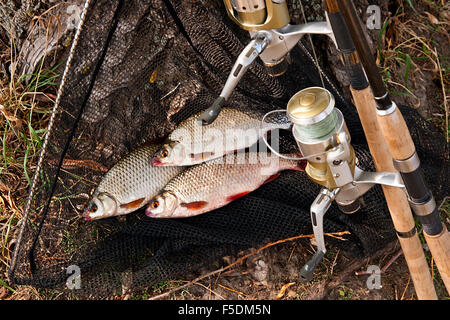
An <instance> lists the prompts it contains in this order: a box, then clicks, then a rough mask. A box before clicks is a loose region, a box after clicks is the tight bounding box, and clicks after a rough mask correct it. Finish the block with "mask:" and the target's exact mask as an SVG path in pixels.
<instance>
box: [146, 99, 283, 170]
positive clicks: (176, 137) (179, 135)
mask: <svg viewBox="0 0 450 320" xmlns="http://www.w3.org/2000/svg"><path fill="white" fill-rule="evenodd" d="M201 114H202V113H201V112H200V113H197V114H195V115H193V116H192V117H190V118H188V119H186V120H185V121H183V122H181V123H180V124H179V125H178V126H177V128H176V129H175V130H174V131H172V133H170V134H169V136H168V137H167V143H166V144H164V145H163V147H162V148H161V149H160V150H158V151H157V152H155V154H154V156H153V157H152V162H153V165H155V166H164V165H168V166H173V165H194V164H199V163H202V162H204V161H207V160H213V159H217V158H221V157H222V156H224V155H226V154H230V153H233V152H234V151H236V150H242V149H245V148H248V147H250V146H252V145H254V144H255V143H257V142H258V140H259V139H260V138H261V137H262V136H263V135H265V134H266V133H267V132H268V131H271V130H273V129H277V128H281V129H288V128H289V127H290V126H291V123H290V122H289V120H288V118H287V117H286V115H285V114H284V113H280V114H278V115H277V116H274V115H271V116H270V117H268V119H267V120H268V123H266V124H265V125H264V126H263V125H262V123H261V120H262V119H263V117H264V113H262V112H259V111H257V110H255V111H246V112H242V111H240V110H237V109H234V108H230V107H224V108H222V111H221V112H220V113H219V115H218V117H217V119H216V120H215V121H214V122H213V123H212V124H210V125H208V126H200V125H199V124H198V118H199V117H200V116H201ZM163 151H166V152H167V153H168V154H167V155H165V156H163Z"/></svg>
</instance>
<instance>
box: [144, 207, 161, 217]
mask: <svg viewBox="0 0 450 320" xmlns="http://www.w3.org/2000/svg"><path fill="white" fill-rule="evenodd" d="M145 215H146V216H147V217H149V218H157V217H158V215H156V214H154V213H152V212H151V211H150V210H149V209H146V210H145Z"/></svg>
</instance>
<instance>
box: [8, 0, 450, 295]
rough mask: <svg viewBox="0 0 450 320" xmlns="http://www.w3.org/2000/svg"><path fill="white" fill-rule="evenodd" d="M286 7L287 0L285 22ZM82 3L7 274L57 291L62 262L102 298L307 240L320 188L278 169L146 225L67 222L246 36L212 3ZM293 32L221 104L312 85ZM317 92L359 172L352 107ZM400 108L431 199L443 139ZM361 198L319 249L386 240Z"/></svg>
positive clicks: (125, 220) (328, 227) (264, 105)
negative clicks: (191, 211)
mask: <svg viewBox="0 0 450 320" xmlns="http://www.w3.org/2000/svg"><path fill="white" fill-rule="evenodd" d="M294 3H296V1H290V2H288V4H289V7H290V10H291V14H292V15H291V16H292V17H293V19H297V21H294V22H297V23H299V22H302V21H301V15H300V14H299V11H298V10H299V9H298V6H297V7H296V6H295V5H294ZM86 8H87V9H86V10H85V11H84V12H85V16H83V17H85V18H84V24H83V25H82V28H81V29H80V30H81V31H80V32H79V36H77V37H75V38H74V41H75V42H76V45H74V46H73V48H72V50H73V51H72V55H71V56H72V59H71V60H70V65H69V66H68V69H67V70H68V72H67V73H66V76H65V77H63V79H62V83H61V89H62V91H61V92H62V93H61V95H60V97H59V98H60V100H59V101H57V103H56V104H55V109H54V111H53V116H52V120H51V123H50V126H49V131H48V133H47V135H48V136H47V138H48V139H47V143H45V144H44V151H43V153H42V154H41V158H40V161H39V164H38V167H37V174H36V175H35V179H34V180H33V184H32V187H31V189H30V194H29V198H28V203H27V205H26V207H25V217H24V219H23V220H22V224H21V226H20V232H19V234H18V238H17V242H16V246H15V252H14V257H13V261H12V264H11V267H10V274H9V275H10V279H11V281H13V282H14V283H16V284H26V285H32V286H36V287H42V288H55V289H61V290H63V289H67V287H66V279H67V278H68V268H69V267H70V266H73V265H75V266H78V267H79V269H80V271H81V279H82V282H81V284H82V285H81V289H79V290H76V291H72V293H74V294H77V295H79V296H81V297H107V296H111V295H113V294H123V293H124V292H125V291H126V290H131V291H132V290H134V289H139V288H142V287H145V286H149V285H151V284H154V283H156V282H160V281H163V280H169V279H176V278H177V277H182V276H183V275H184V274H186V273H187V272H192V271H195V270H198V268H200V267H202V266H205V265H210V264H211V263H213V262H215V261H217V260H218V259H220V258H221V257H223V256H225V255H230V254H234V253H236V252H238V251H239V250H243V249H247V248H251V247H255V246H258V245H263V244H265V243H267V242H268V241H276V240H280V239H284V238H287V237H292V236H296V235H300V234H311V233H312V227H311V222H310V214H309V206H310V204H311V203H312V201H313V200H314V199H315V197H316V196H317V194H318V192H319V190H320V186H318V185H316V184H315V183H313V182H311V181H310V180H309V179H308V178H307V177H306V175H305V174H304V173H302V172H292V171H286V172H283V173H282V174H281V176H280V177H279V178H278V179H276V180H275V181H272V182H270V183H268V184H266V185H264V186H262V187H261V188H260V189H258V190H256V191H254V192H252V193H251V194H249V195H247V196H245V197H243V198H241V199H238V200H236V201H234V202H232V203H230V204H229V205H227V206H225V207H223V208H220V209H217V210H215V211H213V212H210V213H207V214H203V215H200V216H196V217H191V218H186V219H151V218H147V217H146V216H145V214H144V212H143V211H142V210H141V211H137V212H135V213H132V214H129V215H127V216H125V217H121V218H109V219H103V220H97V221H93V222H86V221H84V220H83V219H82V218H81V211H82V209H83V208H84V206H85V205H86V203H87V198H88V196H89V195H90V194H91V192H92V191H93V188H95V186H96V185H97V184H98V183H99V181H100V180H101V178H102V176H103V175H104V172H105V169H106V168H111V167H112V166H113V165H114V164H115V163H116V162H117V161H118V160H119V159H120V158H122V157H123V156H124V155H126V154H127V153H128V152H131V151H132V150H134V149H135V148H136V147H137V146H139V145H141V144H143V143H146V142H151V141H156V140H158V139H161V138H164V136H166V135H167V134H168V133H169V132H171V130H173V129H174V128H175V126H176V125H177V124H178V123H179V122H180V121H182V120H184V119H186V118H187V117H189V116H190V115H192V114H194V113H196V112H199V111H201V110H204V109H206V108H207V107H208V106H210V105H211V103H212V102H213V101H214V100H215V98H216V97H217V96H218V94H219V93H220V91H221V89H222V86H223V84H224V83H225V81H226V78H227V76H228V74H229V72H230V70H231V67H232V65H233V63H234V61H235V59H236V57H237V56H238V54H239V53H240V51H241V50H242V49H243V48H244V46H245V45H246V44H247V43H248V41H249V35H248V33H247V32H245V31H243V30H241V29H239V28H238V27H237V26H236V25H234V24H233V23H232V22H231V21H230V19H229V18H228V17H227V16H226V13H225V10H224V7H223V2H222V1H221V0H215V1H211V0H197V1H195V0H192V1H188V0H185V1H181V0H171V1H169V0H164V1H158V0H139V1H137V0H130V1H122V0H108V1H106V0H97V1H93V0H92V1H88V2H87V4H86ZM306 10H307V12H306V16H307V17H309V15H308V7H307V6H306ZM317 18H318V17H316V16H314V17H313V20H317ZM319 18H320V17H319ZM305 39H306V38H305ZM305 39H304V40H302V43H303V45H302V46H297V47H296V48H294V50H293V51H292V52H291V56H292V61H293V62H292V64H291V65H290V67H289V70H288V72H287V73H286V74H284V75H283V76H281V77H278V78H272V77H270V76H269V75H268V73H267V72H266V70H265V69H264V67H263V65H262V64H261V62H260V61H257V62H255V63H254V64H253V65H252V66H251V67H250V69H249V70H248V71H247V73H246V74H245V76H244V78H243V79H242V80H241V82H240V83H239V85H238V87H237V88H236V90H235V91H234V93H233V95H232V97H231V99H230V100H229V101H228V102H227V105H229V106H232V107H234V108H237V109H241V110H246V109H247V110H249V109H260V110H265V111H270V110H274V109H284V108H285V107H286V105H287V101H288V100H289V98H290V97H291V96H292V95H293V94H295V93H296V92H297V91H299V90H301V89H302V88H305V87H309V86H321V85H322V84H321V80H320V77H319V74H318V72H317V68H316V67H315V65H314V63H313V61H312V59H311V57H312V55H311V52H310V50H309V51H308V48H309V49H311V48H310V47H308V42H307V41H306V40H305ZM313 39H314V41H321V40H319V37H318V38H317V39H316V38H313ZM325 87H326V88H327V89H328V90H330V91H331V92H332V93H333V94H334V95H335V97H336V101H337V103H336V106H337V107H338V108H339V109H340V110H341V111H342V112H343V114H344V116H345V119H346V123H347V126H348V127H349V131H350V133H351V136H352V144H353V146H354V148H355V150H356V154H357V158H358V165H359V166H360V168H362V169H363V170H372V171H373V170H374V167H373V163H372V159H371V156H370V153H369V152H368V148H367V145H366V142H365V138H364V133H363V130H362V128H361V126H360V123H359V119H358V115H357V113H356V111H355V108H354V107H353V106H352V105H351V103H349V102H348V101H346V100H345V99H343V98H342V97H343V95H342V93H341V92H340V90H337V88H339V86H338V85H336V84H335V83H333V80H332V77H331V76H330V75H328V76H326V77H325ZM402 112H403V114H404V116H405V119H406V121H407V123H408V125H409V127H410V129H411V133H412V136H413V138H414V141H415V142H416V146H417V151H418V154H419V156H420V157H421V159H423V161H422V163H423V168H424V170H425V173H426V174H425V176H426V178H427V180H428V182H429V185H430V186H431V187H432V188H433V193H434V195H435V197H436V198H437V199H438V200H439V199H442V198H443V197H444V196H445V195H447V194H448V190H447V183H446V182H445V178H446V177H447V176H448V172H447V170H448V154H447V153H446V152H447V150H446V146H447V145H446V143H445V141H444V140H443V139H442V137H441V134H440V133H439V132H437V131H436V130H435V129H433V128H432V127H431V126H430V125H429V124H428V123H427V122H426V121H424V119H423V118H422V117H421V116H420V115H419V114H418V113H417V112H416V111H415V110H412V109H408V108H402ZM425 159H426V160H425ZM364 202H365V206H364V208H363V209H361V210H360V211H359V212H358V213H356V214H353V215H345V214H343V213H341V212H340V211H339V210H338V208H337V207H336V205H335V204H333V205H332V206H331V208H330V210H329V212H328V213H327V214H326V216H325V221H324V231H325V232H338V231H349V232H350V234H349V235H347V236H345V239H346V241H343V240H339V239H334V238H327V239H326V240H327V245H331V246H335V247H337V248H339V249H341V250H343V251H345V252H346V253H348V254H349V255H352V256H354V257H356V258H360V257H365V256H368V255H370V254H372V253H374V252H376V251H377V250H379V249H381V248H383V247H385V246H386V245H387V244H388V243H389V242H391V241H393V240H394V239H396V236H395V231H394V228H393V225H392V222H391V219H390V215H389V212H388V210H387V206H386V204H385V201H384V197H383V193H382V191H381V188H380V187H379V186H376V187H374V188H373V189H371V190H370V192H368V193H367V194H366V195H365V196H364ZM298 267H299V268H300V267H301V266H298ZM70 270H73V269H70V268H69V271H70Z"/></svg>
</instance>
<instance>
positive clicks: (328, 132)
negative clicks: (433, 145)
mask: <svg viewBox="0 0 450 320" xmlns="http://www.w3.org/2000/svg"><path fill="white" fill-rule="evenodd" d="M224 3H225V7H226V10H227V13H228V15H229V17H230V18H231V19H232V20H233V21H234V22H235V23H237V24H238V25H239V26H240V27H241V28H242V29H244V30H247V31H249V33H250V37H251V38H252V40H251V41H250V43H249V44H248V45H247V46H246V47H245V48H244V50H243V51H242V53H241V54H240V55H239V56H238V58H237V60H236V62H235V64H234V66H233V67H232V69H231V73H230V74H229V76H228V78H227V81H226V83H225V86H224V87H223V90H222V92H221V94H220V95H219V97H218V98H217V99H216V101H215V102H214V103H213V104H212V106H211V107H209V108H208V109H207V110H205V112H203V114H202V115H201V117H200V118H199V125H202V126H206V125H209V124H210V123H212V122H213V121H214V120H215V119H216V117H217V116H218V114H219V113H220V110H221V108H222V106H223V105H224V103H225V102H226V101H227V100H228V98H229V97H230V96H231V94H232V92H233V90H234V89H235V87H236V86H237V84H238V82H239V80H240V79H241V78H242V76H243V74H244V73H245V72H246V70H247V69H248V68H249V66H250V65H251V64H252V63H253V62H254V61H255V60H256V59H257V58H258V57H260V58H261V60H262V62H263V64H264V65H265V66H266V67H267V68H268V70H269V73H270V74H272V75H273V76H278V75H281V74H283V73H284V72H285V71H286V69H287V68H288V65H289V63H288V61H289V52H290V51H291V50H292V49H293V48H294V47H295V45H296V44H297V43H299V41H300V40H301V38H302V37H303V36H304V35H306V34H322V35H326V36H328V37H330V38H331V39H332V41H333V43H334V44H335V45H336V47H337V48H338V49H339V51H340V53H341V55H342V60H343V62H344V64H345V66H346V69H347V71H348V74H349V78H350V80H351V81H350V82H351V92H352V95H353V98H354V101H355V104H356V107H357V110H358V114H359V116H360V119H361V122H362V125H363V128H364V131H365V134H366V138H367V140H368V144H369V148H370V151H371V153H372V156H373V158H374V162H375V166H376V168H377V171H378V172H364V171H363V170H361V169H360V168H358V166H357V165H356V157H355V153H354V150H353V148H352V146H351V143H350V141H351V137H350V134H349V132H348V130H347V126H346V124H345V120H344V117H343V115H342V113H341V112H340V111H339V110H338V109H337V108H335V100H334V97H333V95H332V94H331V93H330V92H329V91H328V90H326V89H325V88H320V87H313V88H306V89H303V90H301V91H300V92H298V93H297V94H296V95H294V96H293V97H292V98H291V99H290V101H289V103H288V107H287V110H286V112H287V115H288V116H289V119H290V120H291V122H292V123H293V124H294V125H293V129H292V130H293V135H294V138H295V139H296V141H297V145H298V147H299V149H300V151H301V152H302V154H303V156H304V158H306V159H307V160H308V161H307V166H306V169H305V171H306V173H307V174H308V176H309V177H310V178H311V180H313V181H314V182H316V183H318V184H319V185H321V186H322V187H323V188H322V190H321V191H320V193H319V195H318V196H317V198H316V199H315V200H314V202H313V203H312V205H311V207H310V214H311V221H312V226H313V231H314V236H315V238H316V242H317V251H316V253H315V254H314V255H313V257H312V258H311V259H310V260H309V261H308V262H307V263H306V264H305V265H304V266H303V268H302V269H301V270H300V278H301V279H303V280H310V279H311V277H312V274H313V271H314V268H315V266H316V265H317V264H318V263H319V262H320V261H321V259H322V257H323V256H324V254H325V252H326V248H325V243H324V235H323V217H324V215H325V214H326V212H327V211H328V209H329V207H330V206H331V203H332V202H333V201H335V202H336V203H337V204H338V206H339V208H340V209H341V211H342V212H344V213H346V214H354V213H356V212H358V210H359V209H360V208H361V197H362V196H363V195H364V194H365V193H366V192H367V191H368V190H369V189H370V188H371V187H372V186H374V185H375V184H381V185H382V187H383V191H384V194H385V197H386V202H387V204H388V208H389V211H390V213H391V217H392V220H393V223H394V227H395V229H396V231H397V234H398V235H399V236H398V238H399V242H400V244H401V246H402V249H403V253H404V256H405V259H406V261H407V263H408V267H409V270H410V273H411V278H412V279H413V283H414V286H415V289H416V292H417V296H418V298H419V299H437V296H436V292H435V290H434V286H433V281H432V279H431V274H430V272H429V270H428V264H427V262H426V259H425V255H424V252H423V249H422V246H421V243H420V240H419V238H418V235H417V233H416V232H415V231H414V232H413V230H415V224H414V219H413V216H412V213H411V210H410V207H409V203H408V200H407V198H406V195H405V193H404V192H403V191H402V188H403V187H404V184H403V181H402V179H401V176H400V174H399V173H398V172H397V171H396V170H395V168H394V165H393V163H392V156H391V154H390V152H389V149H388V147H387V145H386V142H385V140H384V137H383V136H382V135H381V134H380V130H379V127H378V126H379V125H378V122H377V120H376V116H375V110H376V105H375V100H373V99H372V94H371V91H370V87H369V83H368V81H367V78H366V75H365V72H364V69H363V67H362V66H361V63H360V61H359V57H358V53H357V52H356V50H355V47H354V44H353V40H352V37H351V36H350V34H349V31H348V30H347V28H346V24H345V22H344V19H343V17H342V14H341V13H340V12H339V7H338V4H337V2H336V1H328V0H327V7H328V12H327V14H326V18H327V19H326V21H325V22H310V23H307V22H306V19H305V23H304V24H300V25H291V24H289V22H290V18H289V12H288V9H287V4H286V1H285V0H233V1H231V0H224ZM300 3H301V2H300ZM263 120H264V119H263ZM268 147H269V148H271V147H270V146H269V145H268ZM271 150H272V151H275V150H273V149H271ZM275 152H276V151H275Z"/></svg>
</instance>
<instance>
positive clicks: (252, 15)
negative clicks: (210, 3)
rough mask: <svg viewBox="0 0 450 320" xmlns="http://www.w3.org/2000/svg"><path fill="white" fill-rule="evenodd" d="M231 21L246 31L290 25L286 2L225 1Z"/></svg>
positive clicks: (262, 0)
mask: <svg viewBox="0 0 450 320" xmlns="http://www.w3.org/2000/svg"><path fill="white" fill-rule="evenodd" d="M224 3H225V7H226V9H227V12H228V15H229V16H230V18H231V20H233V21H234V22H235V23H237V24H238V25H239V27H241V28H242V29H244V30H248V31H260V30H270V29H280V28H282V27H284V26H286V25H287V24H288V23H289V20H290V17H289V11H288V7H287V4H286V0H224Z"/></svg>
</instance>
